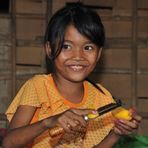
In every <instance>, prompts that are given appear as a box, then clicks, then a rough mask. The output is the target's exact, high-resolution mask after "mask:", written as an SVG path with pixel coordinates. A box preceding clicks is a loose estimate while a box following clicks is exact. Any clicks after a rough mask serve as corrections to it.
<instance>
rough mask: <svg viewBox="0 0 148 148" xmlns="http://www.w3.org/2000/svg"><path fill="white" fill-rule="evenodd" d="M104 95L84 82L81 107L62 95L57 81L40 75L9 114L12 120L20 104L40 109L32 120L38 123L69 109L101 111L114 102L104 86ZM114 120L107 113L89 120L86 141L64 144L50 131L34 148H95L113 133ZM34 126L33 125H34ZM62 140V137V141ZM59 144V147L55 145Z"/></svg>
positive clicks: (22, 90)
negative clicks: (94, 147) (52, 135)
mask: <svg viewBox="0 0 148 148" xmlns="http://www.w3.org/2000/svg"><path fill="white" fill-rule="evenodd" d="M98 86H99V87H100V88H101V90H102V91H103V92H104V94H103V93H102V92H100V91H99V90H98V89H97V88H96V87H94V86H93V85H92V84H91V83H90V82H88V81H84V97H83V100H82V101H81V102H80V103H79V104H74V103H71V102H69V101H67V100H66V99H64V98H63V97H62V95H61V94H60V93H59V92H58V90H57V88H56V86H55V83H54V80H53V78H52V76H51V74H49V75H36V76H34V77H33V78H32V79H30V80H28V81H27V82H26V83H25V84H24V85H23V87H22V88H21V89H20V91H19V92H18V94H17V95H16V97H15V98H14V100H13V101H12V103H11V104H10V106H9V108H8V110H7V112H6V115H7V118H8V120H9V121H11V119H12V117H13V115H14V113H15V111H16V109H17V107H18V106H19V105H28V106H34V107H37V111H36V113H35V115H34V117H33V119H32V122H31V123H33V122H37V121H39V120H42V119H44V118H47V117H49V116H53V115H56V114H59V113H61V112H64V111H65V110H67V109H69V108H81V109H83V108H85V109H86V108H93V109H97V108H99V107H101V106H104V105H106V104H109V103H111V102H114V100H113V98H112V96H111V94H110V93H109V92H108V91H107V90H106V89H105V88H104V87H102V86H101V85H98ZM112 120H113V117H112V115H111V113H106V114H104V115H102V116H98V117H97V118H95V119H92V120H89V121H88V126H87V131H86V133H85V136H84V137H83V138H81V137H78V138H77V139H76V140H73V139H72V140H71V141H70V142H65V141H64V140H63V142H60V143H59V144H57V143H58V141H62V138H61V137H60V136H56V137H54V138H53V137H51V136H50V134H49V130H46V131H45V132H43V133H42V134H41V135H40V136H38V137H37V138H36V139H34V142H33V144H32V147H33V148H47V147H48V148H52V147H57V148H80V147H81V148H92V147H93V146H94V145H96V144H98V143H100V142H101V141H102V140H103V139H104V138H105V137H106V136H107V135H108V133H109V132H110V130H111V129H112V127H113V122H112ZM31 123H30V124H31ZM59 137H60V138H59ZM55 143H56V146H53V145H54V144H55Z"/></svg>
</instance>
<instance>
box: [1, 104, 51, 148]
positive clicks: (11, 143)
mask: <svg viewBox="0 0 148 148" xmlns="http://www.w3.org/2000/svg"><path fill="white" fill-rule="evenodd" d="M35 111H36V107H32V106H23V105H22V106H20V107H18V109H17V111H16V113H15V114H14V117H13V118H12V121H11V123H10V125H9V128H8V133H7V135H6V136H5V137H4V140H3V147H4V148H11V147H12V148H14V147H23V146H25V145H27V144H28V143H30V142H31V141H32V140H33V139H34V138H35V137H37V136H39V135H40V134H41V133H42V132H43V131H45V130H46V129H48V128H49V127H47V124H46V120H47V119H45V120H42V121H39V122H36V123H34V124H30V122H31V120H32V118H33V115H34V113H35ZM49 122H50V119H48V123H49ZM49 125H50V123H49ZM51 125H52V123H51Z"/></svg>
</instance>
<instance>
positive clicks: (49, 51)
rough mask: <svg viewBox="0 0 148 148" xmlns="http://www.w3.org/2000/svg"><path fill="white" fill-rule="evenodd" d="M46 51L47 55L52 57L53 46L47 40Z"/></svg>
mask: <svg viewBox="0 0 148 148" xmlns="http://www.w3.org/2000/svg"><path fill="white" fill-rule="evenodd" d="M45 52H46V55H47V56H48V57H49V58H50V57H51V47H50V43H49V42H46V44H45Z"/></svg>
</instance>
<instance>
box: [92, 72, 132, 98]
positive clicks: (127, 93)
mask: <svg viewBox="0 0 148 148" xmlns="http://www.w3.org/2000/svg"><path fill="white" fill-rule="evenodd" d="M90 79H91V80H93V81H95V82H98V83H101V84H102V85H103V86H104V87H105V88H107V89H108V90H109V91H110V92H111V93H112V94H113V95H114V96H115V97H117V98H131V87H132V86H131V75H129V74H105V73H104V74H99V73H92V74H91V75H90Z"/></svg>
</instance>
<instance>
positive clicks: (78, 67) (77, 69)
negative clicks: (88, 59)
mask: <svg viewBox="0 0 148 148" xmlns="http://www.w3.org/2000/svg"><path fill="white" fill-rule="evenodd" d="M69 67H70V68H71V69H72V70H73V71H76V72H77V71H81V70H83V69H84V68H85V66H82V65H71V66H69Z"/></svg>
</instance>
